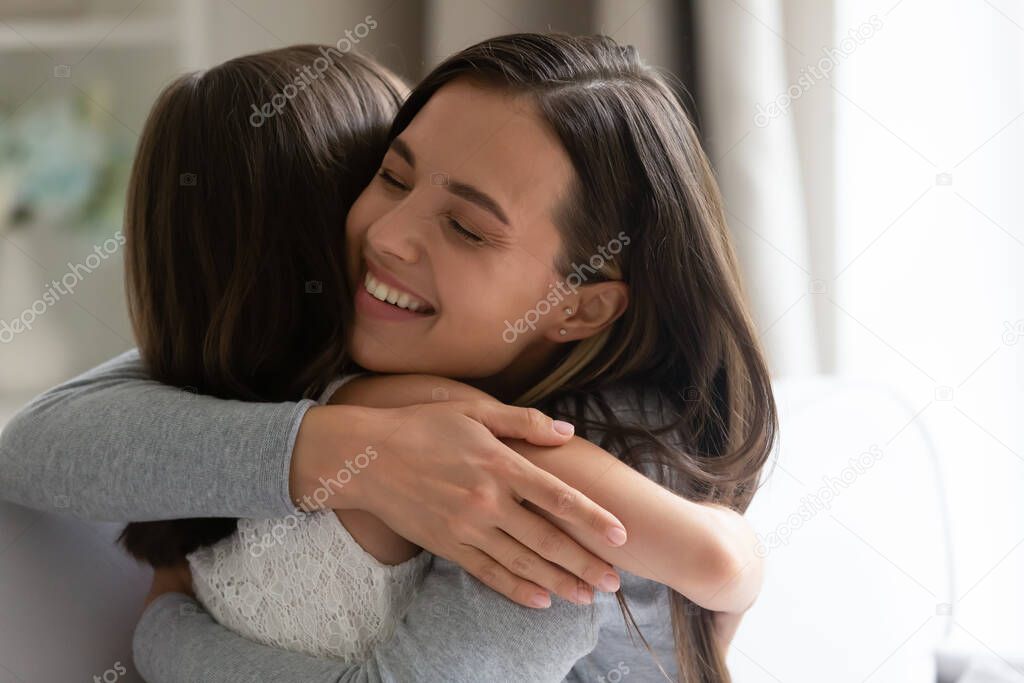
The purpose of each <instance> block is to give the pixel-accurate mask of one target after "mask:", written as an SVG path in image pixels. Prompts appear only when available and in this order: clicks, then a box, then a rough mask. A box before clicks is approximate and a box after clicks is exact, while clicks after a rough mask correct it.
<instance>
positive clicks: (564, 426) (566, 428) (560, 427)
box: [551, 420, 576, 436]
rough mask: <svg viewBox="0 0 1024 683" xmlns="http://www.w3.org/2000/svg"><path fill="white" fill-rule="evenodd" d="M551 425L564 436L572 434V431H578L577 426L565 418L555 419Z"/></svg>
mask: <svg viewBox="0 0 1024 683" xmlns="http://www.w3.org/2000/svg"><path fill="white" fill-rule="evenodd" d="M551 426H552V427H554V428H555V431H556V432H558V433H559V434H562V435H564V436H572V433H573V432H575V431H576V428H575V427H573V426H572V425H571V424H569V423H568V422H565V421H564V420H554V421H553V422H552V423H551Z"/></svg>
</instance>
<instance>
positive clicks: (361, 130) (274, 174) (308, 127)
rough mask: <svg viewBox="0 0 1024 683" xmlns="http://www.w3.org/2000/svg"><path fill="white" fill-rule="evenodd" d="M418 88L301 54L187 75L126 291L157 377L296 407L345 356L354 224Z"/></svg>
mask: <svg viewBox="0 0 1024 683" xmlns="http://www.w3.org/2000/svg"><path fill="white" fill-rule="evenodd" d="M404 95H405V86H404V85H403V84H402V83H401V81H400V80H399V79H398V78H396V77H395V76H394V75H393V74H391V73H390V72H389V71H387V70H386V69H384V68H383V67H381V66H379V65H377V64H375V63H374V62H372V61H371V60H369V59H366V58H364V57H361V56H359V55H357V54H353V53H341V52H339V51H337V50H334V49H333V48H326V47H324V48H321V47H317V46H313V45H302V46H294V47H288V48H283V49H279V50H273V51H269V52H262V53H258V54H253V55H248V56H244V57H239V58H236V59H232V60H230V61H228V62H225V63H224V64H221V65H219V66H217V67H214V68H212V69H209V70H206V71H201V72H197V73H192V74H188V75H185V76H182V77H180V78H178V79H177V80H175V81H174V82H173V83H171V84H170V85H169V86H168V87H167V88H166V89H165V90H164V91H163V93H162V94H161V95H160V96H159V98H158V99H157V101H156V104H155V105H154V107H153V110H152V112H151V113H150V115H149V119H148V120H147V122H146V126H145V129H144V131H143V133H142V136H141V138H140V141H139V146H138V151H137V154H136V158H135V163H134V166H133V169H132V177H131V181H130V184H129V190H128V201H127V208H126V212H125V235H126V238H127V247H126V271H127V273H126V286H127V291H128V303H129V310H130V313H131V318H132V323H133V326H134V329H135V335H136V338H137V342H138V345H139V349H140V353H141V355H142V357H143V360H144V361H145V363H146V364H147V367H148V370H149V372H150V373H151V375H152V376H153V377H154V379H157V380H159V381H162V382H165V383H167V384H172V385H176V386H181V387H189V389H190V390H194V391H198V392H201V393H207V394H212V395H216V396H222V397H226V398H238V399H249V400H285V399H295V398H299V397H301V396H302V395H303V394H305V393H307V392H311V391H315V390H316V389H317V387H318V386H319V384H320V383H321V382H325V381H327V380H329V379H330V378H331V376H332V375H333V374H335V373H336V372H337V371H338V369H339V366H340V363H341V362H342V360H343V357H344V355H345V353H344V352H345V344H346V328H347V326H348V321H349V319H350V315H351V301H352V292H351V291H350V288H349V285H348V283H347V281H346V278H345V257H344V250H345V216H346V213H347V212H348V209H349V208H350V206H351V205H352V203H353V202H354V201H355V199H356V197H357V196H358V194H359V192H360V191H361V190H362V189H363V187H365V185H366V184H367V183H368V182H369V180H370V179H371V178H372V176H373V173H374V171H375V170H376V168H377V166H378V164H379V162H380V159H381V157H382V156H383V154H384V151H385V149H386V146H387V134H388V128H389V126H390V124H391V120H392V118H393V116H394V114H395V112H396V111H397V109H398V106H399V105H400V103H401V100H402V98H403V96H404Z"/></svg>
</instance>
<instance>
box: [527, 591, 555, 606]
mask: <svg viewBox="0 0 1024 683" xmlns="http://www.w3.org/2000/svg"><path fill="white" fill-rule="evenodd" d="M530 606H531V607H551V596H550V595H548V594H547V593H537V594H536V595H534V596H533V597H532V598H530Z"/></svg>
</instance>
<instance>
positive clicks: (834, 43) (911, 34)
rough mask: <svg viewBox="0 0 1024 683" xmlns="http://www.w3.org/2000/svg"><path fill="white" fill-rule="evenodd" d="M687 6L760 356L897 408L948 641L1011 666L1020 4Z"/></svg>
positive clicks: (1019, 384) (1019, 477)
mask: <svg viewBox="0 0 1024 683" xmlns="http://www.w3.org/2000/svg"><path fill="white" fill-rule="evenodd" d="M696 8H697V13H696V14H697V27H696V30H697V38H698V40H697V43H698V47H699V51H698V60H697V64H698V70H699V78H698V82H699V84H700V92H699V102H700V104H701V110H702V117H703V123H704V127H705V130H706V131H707V133H708V148H709V154H710V156H711V158H712V160H713V161H714V163H715V164H716V167H717V171H718V173H719V178H720V182H721V186H722V190H723V194H724V196H725V201H726V204H727V208H728V212H729V219H730V226H731V228H732V231H733V234H734V235H735V238H736V243H737V246H738V250H739V252H740V257H741V260H742V261H743V267H744V269H745V274H746V277H747V285H748V289H749V290H750V294H751V299H752V304H753V307H754V312H755V316H756V318H757V320H758V322H759V324H760V325H761V329H762V332H763V335H764V342H765V345H766V347H767V349H768V352H769V355H770V360H771V363H772V367H773V370H774V372H775V374H776V376H779V375H791V374H803V373H806V372H816V371H817V372H826V373H838V374H842V375H846V376H853V377H857V378H862V379H864V380H866V381H871V382H879V383H883V384H885V385H886V386H889V387H892V388H893V389H894V390H895V391H896V392H898V394H899V395H901V396H902V397H903V398H904V399H905V400H906V401H907V402H908V403H909V404H910V405H912V406H913V409H914V412H915V413H916V417H915V418H914V420H913V422H915V423H919V425H920V426H924V427H925V428H926V429H927V430H928V432H929V433H930V434H931V436H932V438H933V440H934V442H935V443H936V445H937V450H938V455H939V458H940V462H941V467H942V470H943V472H944V474H945V480H946V482H947V490H948V504H949V507H950V511H951V516H952V522H953V523H952V540H953V549H954V552H955V556H954V573H955V576H956V585H955V593H956V601H955V602H954V603H953V605H952V607H951V609H952V617H953V619H952V620H951V623H952V629H951V632H950V641H949V642H948V643H947V644H946V645H944V647H945V648H946V649H947V650H949V651H951V652H953V653H955V654H958V655H964V656H972V657H973V656H980V655H985V656H988V657H990V658H994V659H995V660H996V661H999V662H1002V663H1004V664H1005V662H1006V661H1009V662H1016V663H1018V665H1019V669H1020V670H1021V671H1024V647H1022V646H1021V643H1022V642H1024V610H1022V609H1021V607H1022V606H1024V588H1022V586H1021V583H1020V581H1019V577H1020V576H1021V575H1022V574H1024V503H1022V500H1021V495H1020V492H1021V490H1022V487H1024V438H1022V437H1024V433H1022V432H1024V430H1022V423H1021V419H1020V416H1021V409H1022V408H1024V371H1022V369H1021V368H1022V364H1021V355H1020V354H1021V347H1022V346H1024V309H1022V306H1024V303H1022V302H1024V298H1022V297H1021V293H1022V289H1024V287H1022V284H1024V281H1022V278H1021V276H1020V273H1021V267H1022V265H1024V228H1022V227H1021V226H1022V224H1024V202H1022V199H1021V192H1020V184H1021V172H1020V163H1019V159H1020V156H1021V151H1022V150H1024V7H1022V6H1021V4H1020V3H1019V2H1012V1H1011V0H988V1H979V0H941V1H938V2H936V1H925V0H830V1H827V2H824V1H818V0H815V1H814V2H811V1H810V0H735V1H734V0H727V1H723V0H698V2H697V3H696ZM826 71H827V73H826ZM851 419H856V416H851ZM908 426H909V425H908ZM899 438H900V433H897V434H896V435H894V437H893V439H892V441H891V446H890V447H891V448H892V449H893V452H898V450H899ZM861 446H862V444H856V445H853V446H851V448H854V449H856V448H859V447H861ZM887 446H888V444H887ZM924 476H925V473H922V477H924ZM904 503H905V504H906V505H914V501H913V500H907V501H904ZM881 559H882V561H884V558H881ZM895 569H896V570H898V568H895ZM908 590H915V589H914V588H913V587H912V586H910V587H908ZM924 616H925V617H926V616H927V615H924ZM879 618H885V617H884V615H879Z"/></svg>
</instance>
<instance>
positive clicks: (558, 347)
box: [459, 341, 568, 403]
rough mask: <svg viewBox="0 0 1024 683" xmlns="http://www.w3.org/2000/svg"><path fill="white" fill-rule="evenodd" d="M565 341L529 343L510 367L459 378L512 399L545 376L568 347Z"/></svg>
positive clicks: (483, 389)
mask: <svg viewBox="0 0 1024 683" xmlns="http://www.w3.org/2000/svg"><path fill="white" fill-rule="evenodd" d="M566 346H567V345H565V344H553V343H551V342H546V341H545V342H542V343H540V344H537V345H535V346H531V347H527V348H526V349H525V350H524V351H523V353H521V354H520V355H519V356H518V357H517V358H516V359H515V360H514V361H512V363H510V364H509V366H508V367H507V368H505V369H504V370H502V371H501V372H499V373H497V374H495V375H491V376H489V377H468V378H460V379H459V381H461V382H465V383H466V384H468V385H470V386H472V387H476V388H477V389H479V390H480V391H484V392H486V393H488V394H490V395H491V396H493V397H494V398H496V399H498V400H499V401H501V402H503V403H512V402H514V401H515V400H516V399H517V398H518V397H519V396H522V395H523V393H524V392H526V390H527V389H529V388H530V387H532V386H534V385H536V384H537V383H538V382H540V381H541V380H542V379H544V378H545V377H546V376H547V375H548V374H549V373H550V372H551V371H552V370H553V369H554V368H555V366H556V365H557V363H558V361H559V359H560V358H561V357H562V355H563V354H564V353H566V352H567V351H568V348H565V347H566Z"/></svg>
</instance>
